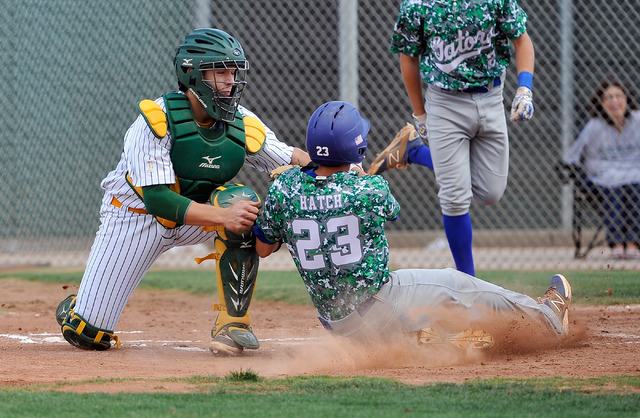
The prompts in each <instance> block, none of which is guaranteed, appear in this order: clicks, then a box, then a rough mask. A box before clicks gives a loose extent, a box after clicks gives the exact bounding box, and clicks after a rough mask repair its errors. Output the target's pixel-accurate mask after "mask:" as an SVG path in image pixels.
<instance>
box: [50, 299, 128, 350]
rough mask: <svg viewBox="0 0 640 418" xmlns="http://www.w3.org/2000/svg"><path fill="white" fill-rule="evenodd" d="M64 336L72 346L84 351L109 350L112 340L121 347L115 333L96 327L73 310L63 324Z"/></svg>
mask: <svg viewBox="0 0 640 418" xmlns="http://www.w3.org/2000/svg"><path fill="white" fill-rule="evenodd" d="M65 300H66V299H65ZM63 302H64V301H63ZM74 302H75V299H74ZM62 336H63V337H64V339H65V340H67V341H68V342H69V343H70V344H71V345H74V346H76V347H78V348H82V349H83V350H98V351H104V350H108V349H109V348H111V341H112V340H113V341H115V344H116V346H117V347H120V340H119V339H118V336H117V335H115V334H114V333H113V331H110V330H106V329H100V328H98V327H94V326H93V325H91V324H89V323H88V322H87V321H85V320H84V318H83V317H81V316H80V315H78V314H76V313H74V312H73V309H71V310H70V311H69V313H68V314H67V316H66V318H65V319H64V321H63V322H62Z"/></svg>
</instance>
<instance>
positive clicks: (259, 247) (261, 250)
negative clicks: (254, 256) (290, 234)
mask: <svg viewBox="0 0 640 418" xmlns="http://www.w3.org/2000/svg"><path fill="white" fill-rule="evenodd" d="M279 247H280V243H278V242H276V243H274V244H267V243H266V242H262V241H260V240H256V252H257V253H258V255H259V256H260V257H262V258H265V257H268V256H270V255H271V254H273V253H274V252H275V251H276V250H277V249H278V248H279Z"/></svg>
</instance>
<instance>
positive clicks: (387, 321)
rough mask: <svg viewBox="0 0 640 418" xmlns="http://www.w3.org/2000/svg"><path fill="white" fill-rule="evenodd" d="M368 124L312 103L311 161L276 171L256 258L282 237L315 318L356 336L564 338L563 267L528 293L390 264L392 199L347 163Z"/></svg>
mask: <svg viewBox="0 0 640 418" xmlns="http://www.w3.org/2000/svg"><path fill="white" fill-rule="evenodd" d="M368 131H369V122H368V121H367V120H365V119H364V118H362V116H361V115H360V113H359V112H358V110H357V109H356V108H354V107H353V106H352V105H350V104H348V103H345V102H328V103H325V104H323V105H322V106H320V107H319V108H318V109H317V110H316V111H315V112H314V113H313V115H312V116H311V118H310V120H309V124H308V127H307V138H306V143H307V151H308V153H309V155H310V156H311V160H312V162H313V163H315V164H317V165H315V166H313V165H309V166H307V167H305V168H302V169H299V168H292V169H289V170H287V171H285V172H283V173H282V174H280V176H279V177H278V178H277V179H276V180H275V181H274V182H273V184H272V185H271V187H270V189H269V192H268V194H267V197H266V198H265V201H264V208H263V212H261V213H260V215H259V216H258V221H257V223H256V226H255V227H254V231H255V232H256V237H257V238H258V241H257V244H256V250H257V252H258V254H259V255H260V256H261V257H267V256H268V255H270V254H271V253H272V252H273V251H276V250H277V249H278V248H279V246H280V245H281V244H282V243H284V244H286V245H287V248H288V249H289V251H290V252H291V255H292V257H293V259H294V261H295V264H296V266H297V268H298V270H299V272H300V275H301V276H302V279H303V281H304V283H305V285H306V287H307V290H308V291H309V294H310V296H311V300H312V302H313V304H314V305H315V307H316V309H317V312H318V317H319V319H320V322H322V324H323V325H324V326H325V327H326V328H327V329H329V330H331V331H333V332H335V333H337V334H339V335H342V336H348V337H353V338H356V339H359V340H365V341H371V340H375V339H376V338H380V339H383V340H384V341H386V342H388V341H389V339H390V337H391V334H392V333H393V332H396V331H397V332H402V333H404V334H407V335H410V336H412V337H413V338H416V337H417V338H418V341H419V342H421V343H444V342H447V343H451V344H453V345H455V346H457V347H460V348H467V347H470V348H477V349H482V348H488V347H490V346H492V345H493V344H494V342H497V339H498V338H500V337H501V336H505V335H508V332H505V331H506V330H507V329H517V328H521V329H526V330H527V335H526V341H523V342H524V343H525V344H526V345H527V346H529V345H530V343H531V341H530V339H535V338H538V337H539V336H542V338H543V339H546V340H547V341H549V342H551V343H553V344H556V343H557V342H559V339H561V338H563V337H564V336H566V335H567V332H568V327H569V319H568V315H569V314H568V308H569V304H570V301H571V287H570V285H569V282H568V281H567V280H566V279H565V278H564V277H563V276H562V275H559V274H557V275H554V276H553V277H552V278H551V285H550V287H549V289H548V290H547V292H546V293H545V295H544V296H543V297H542V298H539V299H538V300H537V301H536V300H534V299H532V298H530V297H529V296H526V295H523V294H520V293H516V292H513V291H510V290H506V289H504V288H502V287H499V286H496V285H494V284H491V283H488V282H485V281H483V280H480V279H478V278H475V277H472V276H469V275H467V274H465V273H462V272H460V271H457V270H455V269H443V270H428V269H415V270H396V271H393V272H391V273H390V272H389V246H388V243H387V239H386V236H385V232H384V225H385V222H386V221H389V220H394V219H395V218H397V216H398V214H399V211H400V206H399V205H398V202H397V201H396V199H395V198H394V197H393V195H392V194H391V192H390V191H389V184H388V183H387V181H386V180H385V179H384V178H383V177H381V176H376V175H371V176H369V175H364V176H358V174H357V173H356V172H354V171H352V170H350V167H351V166H352V165H354V164H359V163H360V162H361V161H362V159H363V158H364V155H365V152H366V150H367V133H368ZM502 342H505V343H506V342H507V341H506V339H504V340H502ZM509 343H510V342H509Z"/></svg>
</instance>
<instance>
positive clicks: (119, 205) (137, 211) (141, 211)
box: [111, 196, 148, 215]
mask: <svg viewBox="0 0 640 418" xmlns="http://www.w3.org/2000/svg"><path fill="white" fill-rule="evenodd" d="M111 204H112V205H113V206H115V207H117V208H121V207H122V203H120V201H119V200H118V199H116V197H115V196H114V197H113V199H111ZM127 210H128V211H129V212H133V213H139V214H140V215H146V214H147V213H148V212H147V211H146V210H144V209H138V208H129V207H128V208H127Z"/></svg>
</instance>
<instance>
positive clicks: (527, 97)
mask: <svg viewBox="0 0 640 418" xmlns="http://www.w3.org/2000/svg"><path fill="white" fill-rule="evenodd" d="M532 116H533V93H532V92H531V90H529V89H528V88H527V87H518V91H517V92H516V97H514V99H513V103H512V104H511V116H510V117H509V120H512V121H515V122H518V121H522V120H529V119H531V117H532Z"/></svg>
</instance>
